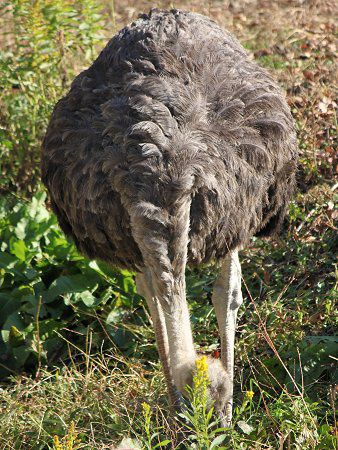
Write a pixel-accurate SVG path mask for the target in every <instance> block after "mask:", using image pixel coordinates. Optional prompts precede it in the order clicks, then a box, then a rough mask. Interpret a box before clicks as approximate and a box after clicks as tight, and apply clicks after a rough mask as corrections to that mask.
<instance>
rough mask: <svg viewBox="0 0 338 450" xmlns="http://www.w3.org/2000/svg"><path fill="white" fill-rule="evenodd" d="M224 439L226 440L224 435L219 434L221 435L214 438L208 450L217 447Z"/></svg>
mask: <svg viewBox="0 0 338 450" xmlns="http://www.w3.org/2000/svg"><path fill="white" fill-rule="evenodd" d="M225 438H226V436H225V434H221V435H219V436H217V437H215V439H214V440H213V441H212V443H211V444H210V447H209V448H210V450H212V449H213V448H215V447H216V446H217V445H219V444H221V443H222V442H223V441H224V439H225Z"/></svg>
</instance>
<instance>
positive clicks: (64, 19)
mask: <svg viewBox="0 0 338 450" xmlns="http://www.w3.org/2000/svg"><path fill="white" fill-rule="evenodd" d="M99 11H100V5H99V4H98V3H97V2H94V1H92V0H80V1H74V0H67V1H60V0H38V1H31V0H10V1H5V2H3V3H2V4H1V6H0V18H1V22H0V24H2V25H1V29H2V31H1V35H0V37H1V38H2V41H3V42H4V44H5V45H4V46H3V48H2V50H1V51H0V85H1V87H2V89H1V93H0V111H1V112H0V119H1V126H0V160H1V164H0V171H1V172H2V173H3V174H4V175H5V176H4V177H2V179H1V182H0V192H1V190H2V191H3V192H8V191H22V192H23V193H25V194H27V193H28V194H29V193H31V192H33V191H36V189H37V186H38V179H39V170H38V168H39V154H40V151H39V149H40V143H41V138H42V136H43V134H44V132H45V129H46V125H47V122H48V119H49V116H50V113H51V110H52V107H53V106H54V105H55V103H56V102H57V100H58V99H59V98H60V97H61V95H62V94H63V93H64V92H65V90H66V89H67V87H68V86H69V83H70V81H71V79H72V78H73V77H74V74H75V73H76V72H77V71H78V70H79V68H80V67H81V64H85V63H87V64H88V62H89V61H91V60H92V59H93V57H94V55H95V44H96V43H97V42H99V41H100V40H101V38H102V36H100V33H99V32H100V29H101V24H102V16H101V15H100V14H99ZM7 36H8V39H7ZM75 62H77V67H76V68H75V66H74V63H75Z"/></svg>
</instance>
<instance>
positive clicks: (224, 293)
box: [212, 250, 243, 427]
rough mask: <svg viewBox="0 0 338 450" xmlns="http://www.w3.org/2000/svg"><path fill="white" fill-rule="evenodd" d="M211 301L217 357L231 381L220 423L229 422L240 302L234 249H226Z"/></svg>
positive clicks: (236, 257) (227, 424)
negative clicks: (217, 337)
mask: <svg viewBox="0 0 338 450" xmlns="http://www.w3.org/2000/svg"><path fill="white" fill-rule="evenodd" d="M212 302H213V304H214V308H215V312H216V317H217V322H218V328H219V333H220V337H221V359H222V364H223V366H224V368H225V370H226V371H227V373H228V375H229V377H230V382H231V396H230V399H229V401H228V402H227V404H226V407H225V411H224V412H223V413H221V418H222V422H223V425H225V426H227V427H229V426H231V419H232V403H233V377H234V345H235V331H236V322H237V312H238V309H239V307H240V306H241V304H242V302H243V299H242V292H241V265H240V262H239V259H238V251H237V250H235V251H232V252H230V253H229V254H228V255H227V256H226V258H225V260H224V262H223V264H222V267H221V271H220V274H219V276H218V278H217V279H216V281H215V284H214V289H213V294H212Z"/></svg>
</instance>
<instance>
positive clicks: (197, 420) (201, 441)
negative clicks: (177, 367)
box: [179, 356, 225, 450]
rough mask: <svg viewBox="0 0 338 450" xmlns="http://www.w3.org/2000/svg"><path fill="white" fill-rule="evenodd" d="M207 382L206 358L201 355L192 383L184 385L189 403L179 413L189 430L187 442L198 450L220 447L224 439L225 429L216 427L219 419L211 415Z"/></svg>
mask: <svg viewBox="0 0 338 450" xmlns="http://www.w3.org/2000/svg"><path fill="white" fill-rule="evenodd" d="M209 384H210V381H209V375H208V363H207V359H206V357H205V356H201V357H200V358H199V359H197V360H196V372H195V374H194V376H193V385H192V387H190V386H186V391H187V393H188V399H189V404H188V405H186V406H185V407H184V410H183V412H182V413H180V414H179V416H180V417H181V419H183V424H184V426H185V427H186V428H187V429H188V430H189V431H190V432H191V434H190V435H189V442H190V443H191V446H192V448H198V449H200V450H208V449H210V450H212V449H214V448H220V447H219V445H220V444H221V443H222V442H223V441H224V439H225V434H224V431H225V429H223V428H218V427H217V425H218V421H219V420H218V419H216V418H215V417H214V416H213V413H214V408H213V405H212V404H210V399H209V396H208V386H209ZM221 433H223V434H221Z"/></svg>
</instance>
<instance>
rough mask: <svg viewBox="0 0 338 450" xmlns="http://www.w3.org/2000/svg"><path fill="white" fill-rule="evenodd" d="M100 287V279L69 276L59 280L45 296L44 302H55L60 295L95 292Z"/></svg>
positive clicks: (79, 275) (54, 282)
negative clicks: (87, 291)
mask: <svg viewBox="0 0 338 450" xmlns="http://www.w3.org/2000/svg"><path fill="white" fill-rule="evenodd" d="M97 286H98V278H97V277H96V276H95V277H89V276H84V275H81V274H78V275H69V276H64V275H62V276H61V277H59V278H57V279H56V280H55V281H53V283H52V284H51V285H50V287H49V289H48V291H46V292H45V293H44V294H43V300H44V302H46V303H48V302H51V301H53V300H55V299H56V298H57V297H58V296H59V295H65V294H74V293H77V292H83V291H86V290H89V291H90V292H93V291H94V290H95V289H96V288H97Z"/></svg>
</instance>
